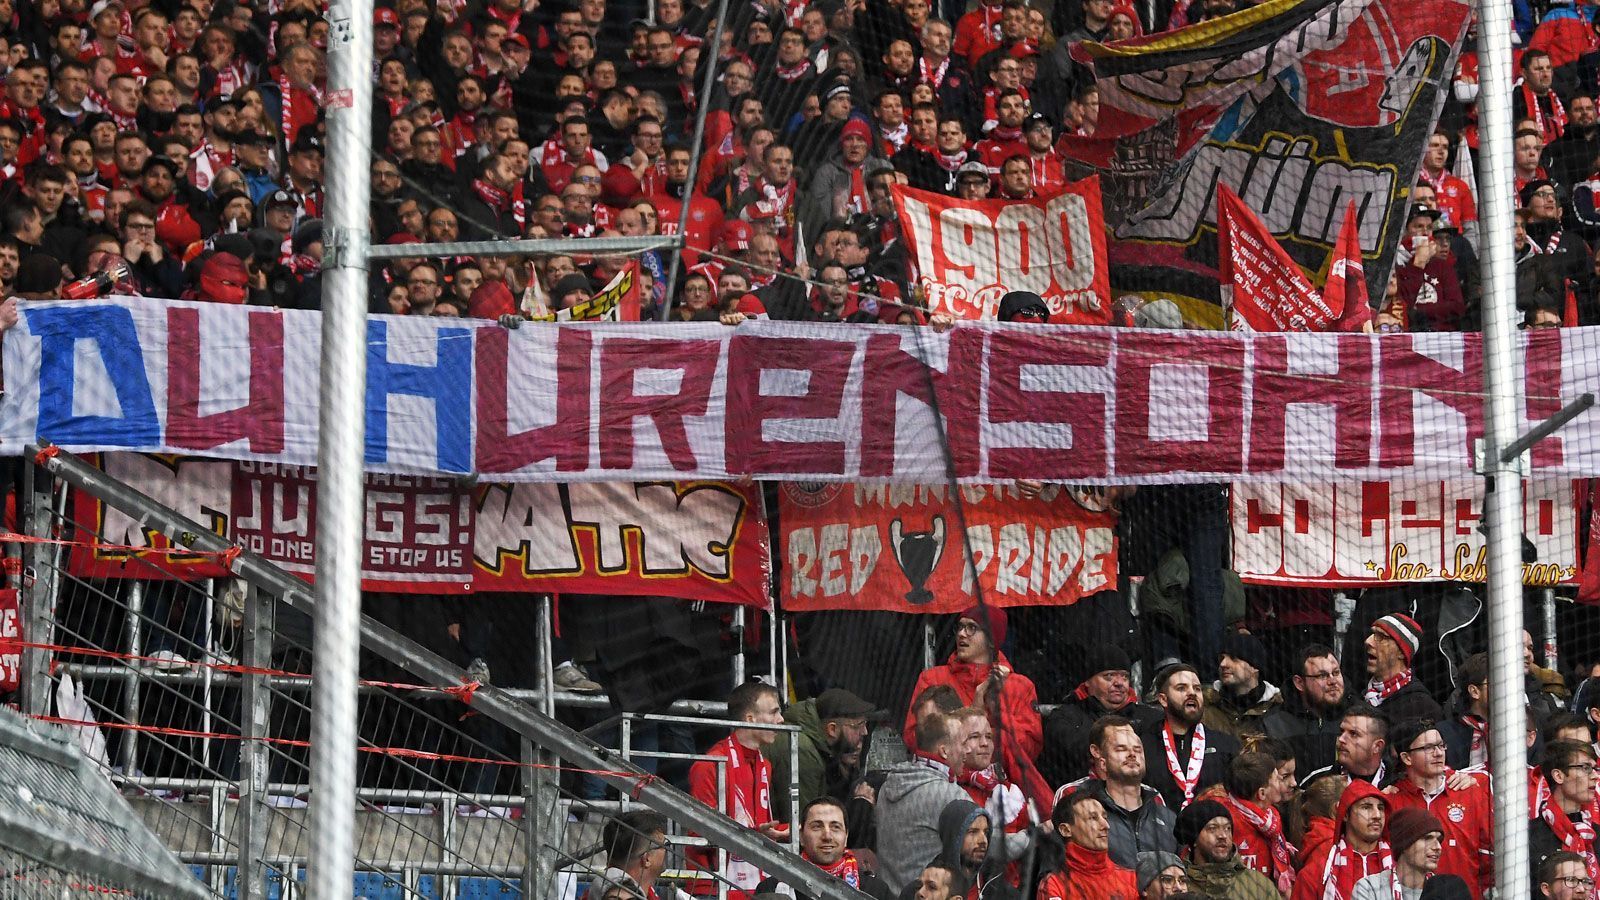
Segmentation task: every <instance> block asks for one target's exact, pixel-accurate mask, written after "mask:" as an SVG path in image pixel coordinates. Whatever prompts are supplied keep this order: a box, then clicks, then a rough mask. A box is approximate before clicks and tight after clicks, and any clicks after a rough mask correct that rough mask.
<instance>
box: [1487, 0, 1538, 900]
mask: <svg viewBox="0 0 1600 900" xmlns="http://www.w3.org/2000/svg"><path fill="white" fill-rule="evenodd" d="M1477 7H1478V77H1479V79H1480V83H1481V84H1482V89H1481V90H1479V91H1478V116H1479V119H1478V121H1479V124H1480V127H1481V131H1480V132H1479V134H1480V136H1481V140H1480V146H1481V148H1482V153H1483V159H1482V160H1481V162H1482V166H1480V167H1479V171H1480V172H1481V173H1482V176H1481V185H1482V190H1481V191H1480V192H1479V194H1478V197H1479V202H1480V207H1479V208H1480V210H1481V212H1482V221H1481V225H1482V235H1483V241H1482V251H1481V253H1482V256H1481V260H1482V265H1483V286H1484V291H1483V376H1484V377H1483V389H1484V395H1485V396H1484V406H1485V410H1484V412H1485V424H1484V439H1483V444H1484V446H1483V447H1482V448H1481V450H1480V451H1479V452H1478V453H1477V454H1476V455H1477V457H1478V459H1477V464H1478V469H1479V472H1480V473H1481V474H1482V475H1483V477H1484V487H1485V491H1484V499H1483V504H1484V517H1485V519H1486V520H1487V524H1488V531H1489V535H1488V542H1487V543H1488V569H1489V572H1488V584H1487V585H1486V586H1487V588H1488V595H1489V596H1488V600H1489V667H1490V668H1489V723H1490V726H1491V728H1492V734H1491V740H1492V743H1491V746H1490V751H1489V753H1490V757H1491V758H1492V759H1493V760H1494V765H1495V769H1496V771H1499V772H1502V773H1512V774H1514V773H1520V772H1522V771H1523V769H1524V768H1526V765H1527V747H1526V743H1525V740H1524V739H1525V737H1526V731H1525V730H1524V727H1525V726H1524V721H1523V720H1524V718H1525V715H1526V710H1525V708H1524V707H1525V706H1526V704H1527V698H1526V696H1525V695H1524V694H1523V676H1524V673H1523V663H1522V475H1523V471H1522V470H1523V466H1522V464H1521V461H1522V459H1524V458H1525V457H1523V456H1520V455H1519V456H1516V457H1513V458H1512V459H1511V460H1510V461H1507V460H1505V459H1504V458H1503V453H1504V451H1505V450H1506V449H1508V448H1511V447H1512V446H1513V444H1514V443H1515V442H1516V440H1517V431H1518V429H1519V423H1518V416H1517V396H1518V393H1519V391H1520V386H1521V385H1522V383H1523V382H1522V369H1523V366H1522V349H1521V342H1520V340H1519V334H1518V331H1517V324H1516V318H1517V284H1516V280H1517V279H1516V262H1515V260H1514V259H1513V258H1512V251H1513V250H1514V249H1515V241H1514V240H1513V238H1514V236H1515V223H1514V221H1513V219H1512V209H1511V196H1512V193H1513V186H1512V183H1511V178H1512V172H1513V167H1512V136H1511V127H1512V123H1511V93H1512V87H1511V4H1509V3H1506V2H1504V0H1478V4H1477ZM1494 793H1495V815H1494V837H1495V859H1494V876H1495V886H1496V887H1497V888H1498V890H1497V891H1496V894H1497V895H1498V896H1500V897H1520V896H1523V895H1524V894H1526V893H1527V891H1528V884H1529V883H1530V881H1529V879H1530V878H1531V876H1530V874H1529V870H1528V788H1527V785H1526V784H1525V783H1524V782H1523V780H1522V778H1521V776H1520V775H1514V777H1505V778H1497V779H1495V782H1494Z"/></svg>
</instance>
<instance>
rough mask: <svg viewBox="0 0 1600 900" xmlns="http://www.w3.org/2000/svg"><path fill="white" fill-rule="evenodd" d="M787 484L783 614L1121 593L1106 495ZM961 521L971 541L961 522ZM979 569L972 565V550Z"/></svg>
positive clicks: (947, 609) (1049, 488)
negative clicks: (955, 495) (955, 498)
mask: <svg viewBox="0 0 1600 900" xmlns="http://www.w3.org/2000/svg"><path fill="white" fill-rule="evenodd" d="M961 501H962V502H963V503H964V504H965V508H964V509H963V510H962V511H961V512H962V514H963V515H964V519H962V518H958V517H957V514H956V510H955V506H954V504H953V503H952V502H951V497H950V491H949V489H948V488H947V487H946V486H945V485H942V484H938V485H910V484H904V485H882V484H880V485H865V484H862V485H847V484H821V483H811V484H807V483H797V482H790V483H787V484H785V485H783V489H782V491H781V492H780V494H779V507H778V509H779V512H778V522H779V523H780V526H779V527H780V528H781V530H782V534H781V536H780V545H781V548H782V553H783V558H784V577H783V579H782V593H781V597H782V602H783V607H784V609H787V610H791V611H797V610H818V609H856V610H861V609H873V610H883V611H886V612H908V613H919V612H920V613H952V612H960V611H961V610H963V609H965V608H967V607H968V606H971V605H972V603H973V602H974V599H975V597H976V594H975V592H974V590H973V584H972V576H973V572H974V571H976V572H977V577H978V584H979V587H981V588H982V590H983V599H984V602H986V603H993V604H994V605H996V606H1044V605H1053V606H1066V605H1069V604H1072V603H1076V602H1078V600H1080V599H1082V598H1084V597H1087V596H1089V595H1090V594H1095V593H1099V592H1100V591H1110V590H1116V587H1117V536H1116V522H1117V517H1116V514H1115V513H1114V512H1111V511H1110V506H1109V504H1108V503H1106V502H1105V501H1104V498H1103V497H1102V493H1101V492H1100V491H1096V490H1093V489H1083V488H1071V487H1066V486H1062V485H1055V484H1050V485H1046V486H1045V489H1044V491H1043V492H1042V493H1041V494H1040V495H1039V496H1038V497H1034V498H1027V497H1023V496H1021V495H1020V494H1018V493H1017V492H1016V491H1015V490H1014V489H1012V488H1011V487H1010V486H1004V487H990V486H970V487H964V488H961ZM961 521H965V522H966V526H967V533H966V535H965V540H963V536H962V534H961V530H960V526H959V524H958V523H959V522H961ZM968 546H970V547H971V549H972V565H971V566H968V565H967V547H968Z"/></svg>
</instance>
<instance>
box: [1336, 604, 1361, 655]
mask: <svg viewBox="0 0 1600 900" xmlns="http://www.w3.org/2000/svg"><path fill="white" fill-rule="evenodd" d="M1355 615H1356V605H1355V603H1354V601H1352V600H1351V599H1350V595H1349V594H1346V593H1345V592H1344V591H1334V592H1333V649H1334V653H1335V654H1336V656H1335V658H1336V659H1338V660H1339V665H1341V666H1342V665H1344V664H1345V662H1346V660H1345V658H1344V636H1345V635H1346V634H1349V633H1350V621H1351V620H1352V619H1354V618H1355Z"/></svg>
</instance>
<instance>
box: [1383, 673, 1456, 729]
mask: <svg viewBox="0 0 1600 900" xmlns="http://www.w3.org/2000/svg"><path fill="white" fill-rule="evenodd" d="M1378 709H1379V710H1380V711H1382V712H1383V714H1384V715H1386V716H1388V717H1389V724H1390V725H1398V724H1400V723H1401V722H1404V721H1406V720H1407V719H1432V720H1433V721H1435V722H1437V721H1439V720H1440V719H1443V718H1444V708H1443V707H1441V706H1440V705H1439V701H1437V700H1435V699H1433V695H1432V694H1430V693H1428V689H1427V688H1426V687H1424V686H1423V684H1422V682H1421V681H1418V680H1417V679H1415V678H1413V679H1411V680H1410V681H1409V682H1407V683H1406V686H1405V687H1403V688H1401V689H1400V690H1398V691H1395V692H1394V693H1393V694H1391V695H1390V696H1389V698H1388V699H1387V700H1385V701H1383V702H1382V703H1380V704H1378Z"/></svg>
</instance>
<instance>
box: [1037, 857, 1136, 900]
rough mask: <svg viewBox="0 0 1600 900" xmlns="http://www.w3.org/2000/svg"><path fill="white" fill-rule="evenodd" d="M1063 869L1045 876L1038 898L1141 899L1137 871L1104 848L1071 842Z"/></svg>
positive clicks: (1039, 899) (1067, 899) (1040, 885)
mask: <svg viewBox="0 0 1600 900" xmlns="http://www.w3.org/2000/svg"><path fill="white" fill-rule="evenodd" d="M1062 868H1063V870H1064V871H1061V872H1051V873H1050V874H1049V875H1047V876H1045V879H1044V881H1043V882H1040V884H1039V892H1038V894H1036V895H1035V900H1137V898H1138V896H1139V884H1138V882H1137V881H1136V880H1135V878H1134V875H1133V870H1132V869H1124V868H1122V867H1121V866H1119V865H1117V864H1116V863H1114V862H1112V861H1111V854H1109V853H1107V852H1106V851H1104V850H1101V851H1099V852H1095V851H1093V850H1085V849H1084V848H1082V847H1080V846H1078V845H1077V844H1068V845H1067V859H1066V864H1065V865H1064V866H1063V867H1062Z"/></svg>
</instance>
